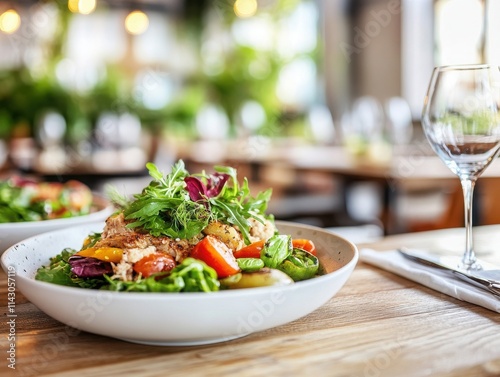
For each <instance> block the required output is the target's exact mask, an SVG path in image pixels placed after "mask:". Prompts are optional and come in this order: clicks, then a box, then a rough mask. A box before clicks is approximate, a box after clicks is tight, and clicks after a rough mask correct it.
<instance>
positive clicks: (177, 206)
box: [112, 160, 272, 244]
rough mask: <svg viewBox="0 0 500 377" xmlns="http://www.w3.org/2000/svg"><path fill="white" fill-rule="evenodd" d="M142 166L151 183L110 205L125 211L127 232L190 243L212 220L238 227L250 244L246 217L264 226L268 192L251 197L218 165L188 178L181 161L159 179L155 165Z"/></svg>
mask: <svg viewBox="0 0 500 377" xmlns="http://www.w3.org/2000/svg"><path fill="white" fill-rule="evenodd" d="M146 167H147V168H148V170H149V174H150V175H151V177H152V178H153V181H152V182H151V183H150V184H149V185H148V186H147V187H145V188H144V190H143V191H142V192H141V193H140V194H137V195H135V196H134V199H133V200H132V201H129V202H125V201H124V200H123V198H122V197H118V196H117V195H116V193H115V194H114V195H113V196H114V197H113V198H112V199H113V201H114V202H115V203H117V204H119V205H120V206H121V208H122V209H123V212H124V215H125V219H127V220H132V222H131V223H129V224H128V227H130V228H141V229H143V230H145V231H147V232H149V233H150V234H151V235H153V236H155V237H159V236H168V237H171V238H181V239H190V238H192V237H194V236H196V235H197V234H199V233H200V232H201V231H202V230H203V229H204V228H205V227H206V226H207V225H208V224H209V223H210V222H212V221H221V222H225V223H228V224H232V225H236V226H238V228H239V230H240V231H241V233H242V234H243V238H244V240H245V243H246V244H249V243H250V233H249V227H250V226H249V222H248V219H249V218H254V219H256V220H257V221H260V222H264V220H265V216H266V215H265V211H266V209H267V205H268V202H269V199H270V198H271V192H272V191H271V189H269V190H267V191H264V192H261V193H259V194H258V195H257V196H256V197H252V196H251V194H250V189H249V187H248V181H247V180H246V179H244V181H243V184H241V185H240V184H239V182H238V178H237V174H236V169H234V168H231V167H222V166H216V167H215V171H216V172H215V173H214V174H207V173H205V172H203V173H201V174H190V173H189V172H188V171H187V170H186V167H185V165H184V162H183V161H182V160H179V161H178V162H177V163H176V164H175V165H174V166H173V168H172V171H171V172H170V173H169V174H167V175H163V174H162V173H161V172H160V171H159V170H158V168H157V167H156V165H154V164H153V163H148V164H147V165H146Z"/></svg>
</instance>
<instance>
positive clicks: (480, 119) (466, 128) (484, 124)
mask: <svg viewBox="0 0 500 377" xmlns="http://www.w3.org/2000/svg"><path fill="white" fill-rule="evenodd" d="M439 122H440V123H442V124H447V125H450V126H451V127H452V128H454V129H460V130H462V132H463V133H464V134H473V135H480V134H484V135H489V134H490V133H491V130H492V129H493V126H494V125H495V124H498V123H499V122H500V117H499V116H498V114H496V113H491V112H489V111H485V110H483V111H476V112H473V113H471V114H469V115H465V114H452V113H447V114H445V115H444V116H443V117H441V118H439Z"/></svg>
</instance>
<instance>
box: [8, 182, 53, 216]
mask: <svg viewBox="0 0 500 377" xmlns="http://www.w3.org/2000/svg"><path fill="white" fill-rule="evenodd" d="M43 213H44V211H43V204H42V203H34V204H32V203H31V193H30V192H29V191H28V190H25V189H23V188H21V187H17V186H14V185H12V184H11V183H10V182H8V181H4V182H0V223H14V222H21V221H38V220H43Z"/></svg>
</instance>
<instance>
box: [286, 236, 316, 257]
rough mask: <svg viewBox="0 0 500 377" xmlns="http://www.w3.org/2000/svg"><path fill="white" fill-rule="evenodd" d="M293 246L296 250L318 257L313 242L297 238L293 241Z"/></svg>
mask: <svg viewBox="0 0 500 377" xmlns="http://www.w3.org/2000/svg"><path fill="white" fill-rule="evenodd" d="M292 245H293V247H294V248H297V249H302V250H305V251H307V252H309V253H311V254H312V255H316V254H317V253H316V246H314V243H313V242H312V241H311V240H308V239H305V238H297V239H293V240H292Z"/></svg>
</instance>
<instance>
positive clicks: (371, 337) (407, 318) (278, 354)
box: [0, 226, 500, 377]
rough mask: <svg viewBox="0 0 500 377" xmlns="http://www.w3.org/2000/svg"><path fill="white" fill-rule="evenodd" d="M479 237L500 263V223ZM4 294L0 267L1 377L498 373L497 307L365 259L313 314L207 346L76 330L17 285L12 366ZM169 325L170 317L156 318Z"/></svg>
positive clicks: (426, 236) (439, 236) (452, 234)
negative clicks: (467, 299) (166, 344)
mask: <svg viewBox="0 0 500 377" xmlns="http://www.w3.org/2000/svg"><path fill="white" fill-rule="evenodd" d="M462 236H463V231H462V230H461V229H448V230H439V231H433V232H425V233H413V234H408V235H398V236H392V237H387V238H385V239H383V240H381V241H380V242H376V243H373V244H369V245H359V247H360V248H362V247H371V248H374V249H378V250H385V249H390V248H394V247H397V246H401V245H406V246H413V247H415V246H416V247H426V248H429V249H433V250H438V249H439V250H442V251H443V252H444V253H453V252H457V251H454V250H452V249H453V248H454V247H458V248H459V247H460V245H461V242H462V238H463V237H462ZM476 239H477V249H478V252H479V254H480V256H481V257H483V258H484V259H488V260H490V261H498V262H499V263H500V242H499V241H500V227H499V226H487V227H481V228H478V229H476ZM443 245H445V246H444V247H443ZM447 247H448V248H449V249H450V250H447V249H446V248H447ZM7 294H8V285H7V275H6V274H5V273H4V272H1V273H0V297H1V301H0V310H1V313H2V321H1V323H0V331H1V338H0V339H1V340H0V348H1V354H2V357H1V358H0V375H2V376H78V377H85V376H92V377H98V376H206V377H208V376H217V377H220V376H359V377H379V376H499V375H500V314H498V313H495V312H492V311H489V310H487V309H484V308H482V307H478V306H475V305H472V304H469V303H465V302H462V301H459V300H456V299H454V298H451V297H449V296H446V295H443V294H441V293H439V292H435V291H433V290H431V289H428V288H425V287H423V286H420V285H418V284H416V283H414V282H412V281H409V280H406V279H404V278H401V277H398V276H396V275H394V274H392V273H389V272H386V271H384V270H380V269H377V268H375V267H372V266H369V265H367V264H364V263H361V262H360V263H359V264H358V266H357V267H356V269H355V270H354V273H353V274H352V276H351V278H350V279H349V281H348V282H347V283H346V285H345V286H344V287H343V288H342V289H341V290H340V292H339V293H338V294H337V295H336V296H335V297H334V298H333V299H332V300H330V301H329V302H328V303H327V304H325V305H324V306H323V307H321V308H319V309H318V310H316V311H315V312H313V313H311V314H310V315H308V316H306V317H304V318H301V319H299V320H297V321H295V322H293V323H290V324H287V325H284V326H280V327H277V328H274V329H270V330H267V331H263V332H260V333H255V334H251V335H249V336H246V337H244V338H240V339H237V340H233V341H229V342H225V343H220V344H214V345H206V346H191V347H156V346H145V345H138V344H132V343H127V342H124V341H121V340H117V339H111V338H107V337H103V336H99V335H93V334H90V333H86V332H81V331H79V330H76V329H73V328H70V327H68V326H65V325H63V324H61V323H59V322H57V321H55V320H53V319H51V318H50V317H48V316H47V315H45V314H44V313H43V312H41V311H39V310H38V309H37V308H36V307H35V306H34V305H33V304H31V303H30V302H28V301H27V300H26V299H25V298H24V297H23V296H22V294H21V293H20V292H19V291H17V292H16V302H15V304H16V306H15V311H16V314H17V317H16V318H15V319H16V322H15V323H16V326H15V336H16V348H15V350H16V364H15V370H12V369H10V368H8V364H9V361H8V360H7V357H8V355H9V352H8V351H9V341H8V334H9V330H10V327H9V323H8V320H9V318H8V316H7V315H8V313H7V310H8V307H7V304H8V301H7V297H8V296H7ZM168 325H169V324H168V318H166V319H165V323H162V324H158V326H168Z"/></svg>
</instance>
